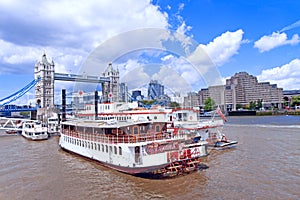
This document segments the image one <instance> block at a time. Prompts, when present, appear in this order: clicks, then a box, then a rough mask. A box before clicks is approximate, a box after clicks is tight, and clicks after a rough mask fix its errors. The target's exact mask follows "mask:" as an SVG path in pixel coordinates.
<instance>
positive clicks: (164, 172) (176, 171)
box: [154, 158, 201, 177]
mask: <svg viewBox="0 0 300 200" xmlns="http://www.w3.org/2000/svg"><path fill="white" fill-rule="evenodd" d="M200 165H201V164H200V159H199V158H189V159H185V160H180V161H175V162H172V163H170V164H169V165H167V166H165V167H164V168H162V169H160V170H157V171H156V172H154V174H155V175H159V176H161V177H174V176H178V175H184V174H188V173H190V172H193V171H197V170H198V169H200Z"/></svg>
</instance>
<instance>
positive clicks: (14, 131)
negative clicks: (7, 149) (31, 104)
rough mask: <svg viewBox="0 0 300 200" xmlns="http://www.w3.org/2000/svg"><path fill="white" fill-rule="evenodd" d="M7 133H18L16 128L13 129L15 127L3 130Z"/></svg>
mask: <svg viewBox="0 0 300 200" xmlns="http://www.w3.org/2000/svg"><path fill="white" fill-rule="evenodd" d="M5 132H6V133H7V134H10V135H11V134H17V133H18V130H15V129H9V130H6V131H5Z"/></svg>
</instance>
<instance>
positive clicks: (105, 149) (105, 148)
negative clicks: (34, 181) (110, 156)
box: [105, 145, 108, 153]
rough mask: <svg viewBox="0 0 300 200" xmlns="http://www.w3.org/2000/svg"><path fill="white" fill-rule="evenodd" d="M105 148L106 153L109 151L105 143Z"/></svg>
mask: <svg viewBox="0 0 300 200" xmlns="http://www.w3.org/2000/svg"><path fill="white" fill-rule="evenodd" d="M105 150H106V153H108V146H107V145H105Z"/></svg>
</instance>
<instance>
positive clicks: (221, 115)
mask: <svg viewBox="0 0 300 200" xmlns="http://www.w3.org/2000/svg"><path fill="white" fill-rule="evenodd" d="M217 113H218V115H219V116H220V117H221V118H222V119H223V121H224V122H227V119H226V117H225V115H224V114H223V113H222V110H221V108H220V107H219V106H218V109H217Z"/></svg>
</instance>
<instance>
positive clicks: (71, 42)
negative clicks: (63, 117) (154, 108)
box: [0, 0, 300, 104]
mask: <svg viewBox="0 0 300 200" xmlns="http://www.w3.org/2000/svg"><path fill="white" fill-rule="evenodd" d="M298 13H300V2H299V1H294V0H281V1H279V0H252V1H244V0H231V1H222V0H172V1H171V0H165V1H162V0H153V1H150V0H120V1H110V0H86V1H79V0H78V1H77V0H62V1H53V0H44V1H37V0H24V1H21V0H1V1H0V99H3V98H5V97H7V96H9V95H10V94H12V93H14V92H16V91H18V90H20V89H22V88H23V87H25V86H26V85H27V84H28V83H30V82H31V81H32V80H33V79H34V74H33V70H34V65H35V64H36V63H37V62H38V61H39V60H41V57H42V55H43V54H44V53H46V55H47V58H48V60H49V61H52V60H53V61H54V63H55V72H57V73H72V74H82V73H86V74H92V75H99V76H101V74H102V72H104V70H105V68H106V67H107V65H108V63H109V62H112V64H113V66H114V67H116V68H118V70H119V71H120V80H121V81H122V82H126V83H127V85H128V87H129V89H130V90H134V89H141V90H142V91H145V88H146V86H147V84H148V83H149V82H150V80H158V81H159V82H160V83H162V84H164V85H165V87H166V91H167V92H169V93H170V94H172V93H173V94H174V93H175V92H180V93H186V92H190V91H195V92H197V91H198V90H200V89H201V88H206V87H208V86H210V85H218V84H225V80H226V79H227V78H230V77H231V76H233V75H234V74H235V73H237V72H241V71H245V72H247V73H249V74H250V75H254V76H256V77H257V79H258V81H259V82H270V83H271V84H277V85H278V87H280V88H283V90H293V89H300V48H299V47H300V46H299V45H300V44H299V42H300V39H299V32H300V17H299V14H298ZM78 87H81V86H78ZM78 87H74V83H67V82H62V81H56V82H55V92H56V94H59V93H60V91H61V89H63V88H67V90H73V91H75V92H76V91H77V90H80V88H78ZM94 87H96V86H94V85H93V86H90V87H89V89H91V88H92V89H94ZM74 88H76V89H74ZM85 89H86V90H88V89H87V87H86V88H85V87H84V86H83V88H82V90H85ZM56 96H57V97H58V98H59V95H56ZM29 102H30V103H32V104H34V90H30V91H29V92H28V93H27V94H25V95H24V96H23V97H22V98H20V99H19V100H17V101H16V102H14V103H16V104H28V103H29ZM0 104H1V102H0Z"/></svg>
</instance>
